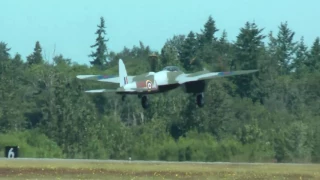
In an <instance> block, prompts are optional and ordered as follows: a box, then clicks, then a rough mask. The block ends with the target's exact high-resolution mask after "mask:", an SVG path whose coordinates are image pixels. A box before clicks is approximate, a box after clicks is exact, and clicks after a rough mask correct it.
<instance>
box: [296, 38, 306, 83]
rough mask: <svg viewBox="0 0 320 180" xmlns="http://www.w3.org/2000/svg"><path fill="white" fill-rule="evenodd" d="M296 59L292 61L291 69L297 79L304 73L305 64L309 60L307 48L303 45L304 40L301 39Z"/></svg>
mask: <svg viewBox="0 0 320 180" xmlns="http://www.w3.org/2000/svg"><path fill="white" fill-rule="evenodd" d="M295 55H296V58H295V59H294V61H293V64H292V68H293V69H294V71H295V73H296V75H297V77H300V76H301V75H302V74H303V73H304V72H305V71H306V62H307V61H308V59H309V52H308V47H307V46H306V45H305V44H304V38H303V37H301V39H300V43H299V44H298V47H297V51H296V54H295Z"/></svg>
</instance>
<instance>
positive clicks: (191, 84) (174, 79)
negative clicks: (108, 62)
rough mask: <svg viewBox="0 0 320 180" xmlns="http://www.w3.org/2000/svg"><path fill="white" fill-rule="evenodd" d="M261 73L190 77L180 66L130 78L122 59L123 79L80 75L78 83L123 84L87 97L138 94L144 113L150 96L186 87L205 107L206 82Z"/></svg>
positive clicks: (227, 73) (96, 91)
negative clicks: (83, 81) (82, 81)
mask: <svg viewBox="0 0 320 180" xmlns="http://www.w3.org/2000/svg"><path fill="white" fill-rule="evenodd" d="M257 71H258V70H239V71H230V72H210V71H208V70H203V71H198V72H194V73H190V74H186V73H184V72H182V71H181V70H180V68H179V67H177V66H166V67H164V68H163V69H162V70H161V71H158V72H147V73H144V74H140V75H135V76H128V75H127V70H126V67H125V64H124V63H123V61H122V59H119V76H113V75H112V76H109V75H77V76H76V77H77V78H78V79H82V80H94V81H100V82H108V83H119V85H120V86H119V87H118V88H116V89H97V90H87V91H85V92H86V93H116V94H120V95H122V100H124V99H125V96H126V95H129V94H134V95H138V98H141V105H142V107H143V108H144V109H147V108H149V106H150V103H149V101H148V95H149V94H155V93H163V92H167V91H170V90H173V89H176V88H178V87H182V88H183V90H184V92H185V93H193V94H194V95H196V103H197V105H198V106H199V107H203V106H204V92H205V87H206V86H205V85H206V81H207V80H210V79H214V78H221V77H228V76H235V75H242V74H249V73H254V72H257Z"/></svg>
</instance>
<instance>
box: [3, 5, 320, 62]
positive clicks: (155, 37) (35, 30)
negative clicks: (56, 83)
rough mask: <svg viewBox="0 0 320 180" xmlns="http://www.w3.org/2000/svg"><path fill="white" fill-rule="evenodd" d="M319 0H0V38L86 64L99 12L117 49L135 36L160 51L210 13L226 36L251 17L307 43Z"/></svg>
mask: <svg viewBox="0 0 320 180" xmlns="http://www.w3.org/2000/svg"><path fill="white" fill-rule="evenodd" d="M319 7H320V1H319V0H304V1H298V0H223V1H222V0H153V1H150V0H135V1H130V0H91V1H88V0H82V1H81V0H0V41H4V42H5V43H7V44H8V46H9V47H10V48H11V51H10V53H11V55H12V56H13V55H14V54H15V53H17V52H18V53H19V54H21V55H22V58H23V59H26V56H28V55H29V54H31V53H32V52H33V49H34V46H35V42H36V41H39V42H40V44H41V46H42V49H43V54H44V57H45V59H47V60H49V61H50V60H52V58H53V56H54V55H58V54H62V55H63V56H64V57H66V58H71V59H72V61H74V62H77V63H80V64H88V63H89V61H90V60H91V59H90V58H89V57H88V55H89V54H90V53H91V51H92V50H94V49H92V48H90V45H93V44H94V43H95V39H96V35H95V34H94V33H95V31H96V30H97V25H98V24H99V23H100V17H101V16H103V17H104V18H105V25H106V32H107V35H106V36H107V38H108V39H109V41H108V42H107V46H108V48H109V50H112V51H115V52H120V51H121V50H122V49H123V47H124V46H126V47H128V48H131V47H133V46H134V45H137V46H139V41H142V42H143V43H144V44H145V45H149V46H150V48H151V49H152V50H156V51H160V50H161V48H162V47H163V45H164V43H165V42H166V40H167V39H170V38H172V37H173V35H178V34H184V35H187V34H188V33H189V32H190V31H194V32H200V30H201V29H203V26H204V24H205V22H206V21H207V20H208V17H209V16H210V15H211V16H212V17H213V19H214V20H215V22H216V26H217V28H218V29H219V30H220V31H219V32H217V35H219V36H220V35H221V33H222V30H224V29H225V30H226V32H227V35H228V40H229V41H235V40H236V36H237V35H238V34H239V32H240V28H241V27H243V26H244V24H245V23H246V22H247V21H249V22H255V23H256V24H257V25H258V27H259V28H264V31H263V33H264V34H265V35H267V34H268V33H269V32H270V31H274V32H275V33H277V32H278V26H279V25H280V23H281V22H285V21H287V22H288V26H289V28H290V29H292V30H293V31H294V32H295V40H299V39H300V38H301V37H302V36H304V41H305V43H306V44H307V45H308V46H311V45H312V43H313V41H314V40H315V38H316V37H317V36H320V24H319V23H318V21H319V19H320V14H319V13H318V11H319Z"/></svg>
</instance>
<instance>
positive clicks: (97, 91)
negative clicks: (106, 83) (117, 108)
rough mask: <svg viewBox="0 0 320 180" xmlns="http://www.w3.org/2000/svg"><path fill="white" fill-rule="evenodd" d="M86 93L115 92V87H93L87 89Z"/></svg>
mask: <svg viewBox="0 0 320 180" xmlns="http://www.w3.org/2000/svg"><path fill="white" fill-rule="evenodd" d="M85 92H86V93H103V92H117V90H116V89H94V90H87V91H85Z"/></svg>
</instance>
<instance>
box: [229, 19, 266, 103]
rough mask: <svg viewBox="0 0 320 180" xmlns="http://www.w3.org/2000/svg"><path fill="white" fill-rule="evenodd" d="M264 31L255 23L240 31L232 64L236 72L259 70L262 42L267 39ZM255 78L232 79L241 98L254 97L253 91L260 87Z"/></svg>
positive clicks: (246, 76)
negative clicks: (263, 33)
mask: <svg viewBox="0 0 320 180" xmlns="http://www.w3.org/2000/svg"><path fill="white" fill-rule="evenodd" d="M262 31H263V28H262V29H259V28H258V26H257V25H256V24H255V23H249V22H246V24H245V27H243V28H241V29H240V34H239V35H238V36H237V41H236V43H235V59H234V60H233V62H232V64H233V65H234V66H233V69H234V70H235V69H237V70H249V69H258V68H259V66H258V65H259V58H260V56H261V54H262V52H263V50H264V44H263V42H262V40H263V39H264V38H265V35H262V34H261V32H262ZM253 77H254V75H243V76H237V77H234V78H232V79H233V81H234V83H235V84H236V85H237V86H238V90H237V93H238V94H239V95H240V97H252V95H253V92H252V90H253V89H255V88H257V87H258V84H257V82H254V78H253ZM257 96H259V95H257Z"/></svg>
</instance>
